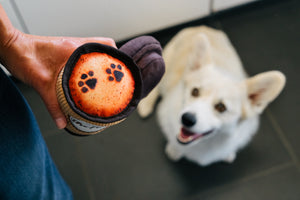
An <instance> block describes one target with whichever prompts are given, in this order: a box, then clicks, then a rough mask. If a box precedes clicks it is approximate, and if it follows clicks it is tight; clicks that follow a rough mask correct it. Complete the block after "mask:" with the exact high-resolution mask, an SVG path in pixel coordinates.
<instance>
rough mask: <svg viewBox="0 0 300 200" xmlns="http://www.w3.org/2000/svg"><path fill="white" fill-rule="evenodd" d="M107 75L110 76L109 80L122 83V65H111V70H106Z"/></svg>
mask: <svg viewBox="0 0 300 200" xmlns="http://www.w3.org/2000/svg"><path fill="white" fill-rule="evenodd" d="M106 73H107V74H108V75H109V76H108V80H109V81H114V80H116V81H117V82H121V80H122V78H123V77H124V73H123V72H122V66H121V65H117V66H116V65H115V64H113V63H112V64H110V68H107V69H106Z"/></svg>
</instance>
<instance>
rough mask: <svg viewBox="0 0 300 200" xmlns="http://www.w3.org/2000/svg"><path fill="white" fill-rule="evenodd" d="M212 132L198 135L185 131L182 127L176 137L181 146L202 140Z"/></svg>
mask: <svg viewBox="0 0 300 200" xmlns="http://www.w3.org/2000/svg"><path fill="white" fill-rule="evenodd" d="M212 132H213V130H209V131H207V132H204V133H201V134H199V133H193V132H191V131H189V130H187V129H186V128H184V127H182V128H181V131H180V133H179V134H178V135H177V140H178V142H180V143H181V144H189V143H191V142H193V141H195V140H197V139H199V138H202V137H204V136H206V135H208V134H210V133H212Z"/></svg>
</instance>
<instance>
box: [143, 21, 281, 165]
mask: <svg viewBox="0 0 300 200" xmlns="http://www.w3.org/2000/svg"><path fill="white" fill-rule="evenodd" d="M163 58H164V61H165V65H166V73H165V75H164V77H163V79H162V80H161V82H160V83H159V85H158V87H156V88H155V89H154V90H153V91H152V92H151V93H150V94H149V95H148V96H147V97H146V98H145V99H143V100H142V101H141V102H140V104H139V106H138V113H139V115H140V116H141V117H147V116H148V115H150V114H151V113H152V112H153V110H154V107H155V104H156V102H157V99H158V97H159V96H160V97H162V99H161V101H160V102H159V104H158V106H157V111H156V112H157V121H158V124H159V126H160V128H161V130H162V132H163V134H164V136H165V138H166V140H167V144H166V148H165V152H166V154H167V156H168V157H169V158H170V159H171V160H173V161H178V160H179V159H181V158H183V157H184V158H186V159H188V160H190V161H192V162H195V163H197V164H199V165H201V166H207V165H210V164H212V163H215V162H219V161H225V162H229V163H231V162H233V161H234V160H235V158H236V154H237V152H238V151H239V150H240V149H241V148H243V147H245V146H246V145H247V144H248V143H249V142H250V141H251V138H252V137H253V135H255V133H256V131H257V129H258V127H259V116H260V114H261V113H262V112H263V110H264V109H265V108H266V106H267V105H268V104H269V103H270V102H272V101H273V100H274V99H275V98H276V97H277V96H278V95H279V93H280V92H281V91H282V89H283V88H284V85H285V76H284V74H283V73H281V72H279V71H269V72H263V73H260V74H258V75H255V76H253V77H248V76H247V74H246V72H245V71H244V69H243V66H242V63H241V60H240V58H239V56H238V54H237V52H236V51H235V49H234V47H233V46H232V44H231V43H230V41H229V39H228V37H227V36H226V34H225V33H224V32H222V31H220V30H216V29H213V28H210V27H206V26H199V27H191V28H186V29H183V30H181V31H180V32H179V33H178V34H176V35H175V36H174V37H173V38H172V39H171V41H170V42H169V43H168V44H167V45H166V47H165V48H164V50H163Z"/></svg>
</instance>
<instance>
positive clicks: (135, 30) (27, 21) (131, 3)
mask: <svg viewBox="0 0 300 200" xmlns="http://www.w3.org/2000/svg"><path fill="white" fill-rule="evenodd" d="M249 1H253V0H0V2H1V4H2V5H3V6H4V8H5V10H6V12H7V13H8V15H9V17H10V19H11V20H12V22H13V24H14V25H15V26H16V27H18V28H20V29H21V30H22V28H23V31H28V32H29V33H31V34H37V35H52V36H83V37H88V36H106V37H112V38H114V39H115V40H117V41H118V40H122V39H126V38H129V37H132V36H135V35H139V34H144V33H148V32H153V31H157V30H159V29H162V28H166V27H170V26H173V25H177V24H180V23H184V22H188V21H191V20H194V19H198V18H201V17H204V16H207V15H209V14H210V12H211V11H213V12H216V11H219V10H222V9H226V8H229V7H233V6H236V5H240V4H243V3H246V2H249ZM24 29H25V30H24Z"/></svg>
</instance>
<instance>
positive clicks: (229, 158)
mask: <svg viewBox="0 0 300 200" xmlns="http://www.w3.org/2000/svg"><path fill="white" fill-rule="evenodd" d="M235 158H236V154H235V153H231V154H230V155H228V157H227V158H225V160H224V161H225V162H227V163H233V161H234V160H235Z"/></svg>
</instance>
